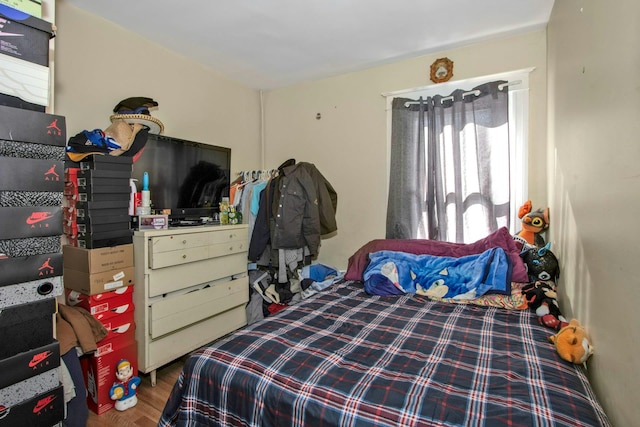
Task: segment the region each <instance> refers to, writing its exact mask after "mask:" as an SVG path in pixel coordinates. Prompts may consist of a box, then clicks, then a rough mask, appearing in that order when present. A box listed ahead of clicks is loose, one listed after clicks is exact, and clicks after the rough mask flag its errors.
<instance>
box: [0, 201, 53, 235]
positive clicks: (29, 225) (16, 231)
mask: <svg viewBox="0 0 640 427" xmlns="http://www.w3.org/2000/svg"><path fill="white" fill-rule="evenodd" d="M61 234H62V206H46V207H32V206H26V207H18V208H0V239H16V238H22V237H46V236H57V235H61Z"/></svg>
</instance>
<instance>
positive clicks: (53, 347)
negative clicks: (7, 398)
mask: <svg viewBox="0 0 640 427" xmlns="http://www.w3.org/2000/svg"><path fill="white" fill-rule="evenodd" d="M59 366H60V344H59V343H58V341H54V342H52V343H50V344H47V345H44V346H41V347H37V348H34V349H32V350H28V351H24V352H21V353H18V354H15V355H12V356H9V357H7V358H6V359H2V360H0V372H2V375H0V389H2V388H4V387H7V386H9V385H11V384H15V383H17V382H19V381H22V380H25V379H27V378H31V377H33V376H35V375H38V374H41V373H43V372H46V371H48V370H51V369H55V368H58V367H59Z"/></svg>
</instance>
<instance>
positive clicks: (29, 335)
mask: <svg viewBox="0 0 640 427" xmlns="http://www.w3.org/2000/svg"><path fill="white" fill-rule="evenodd" d="M56 309H57V308H56V299H55V298H48V299H44V300H41V301H36V302H30V303H27V304H18V305H14V306H11V307H7V308H3V309H2V310H0V342H1V343H3V344H2V345H1V346H0V358H2V359H4V358H7V357H9V356H13V355H15V354H17V353H22V352H25V351H29V350H33V349H34V348H39V347H42V346H45V345H48V344H51V343H52V342H53V341H54V338H53V323H54V322H53V314H54V313H55V312H56Z"/></svg>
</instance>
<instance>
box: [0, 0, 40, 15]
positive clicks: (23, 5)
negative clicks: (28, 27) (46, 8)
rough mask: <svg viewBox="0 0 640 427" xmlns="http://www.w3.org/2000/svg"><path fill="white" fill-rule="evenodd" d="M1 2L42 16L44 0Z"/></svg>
mask: <svg viewBox="0 0 640 427" xmlns="http://www.w3.org/2000/svg"><path fill="white" fill-rule="evenodd" d="M0 3H2V4H6V5H7V6H10V7H12V8H14V9H18V10H20V11H22V12H25V13H27V14H29V15H31V16H35V17H36V18H42V0H0Z"/></svg>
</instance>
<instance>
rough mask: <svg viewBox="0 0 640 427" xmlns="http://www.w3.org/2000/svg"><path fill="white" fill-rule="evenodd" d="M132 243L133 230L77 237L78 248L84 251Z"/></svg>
mask: <svg viewBox="0 0 640 427" xmlns="http://www.w3.org/2000/svg"><path fill="white" fill-rule="evenodd" d="M130 243H133V230H131V229H127V230H119V231H108V232H104V233H95V234H85V235H81V234H79V235H78V247H79V248H85V249H97V248H109V247H112V246H120V245H128V244H130Z"/></svg>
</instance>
